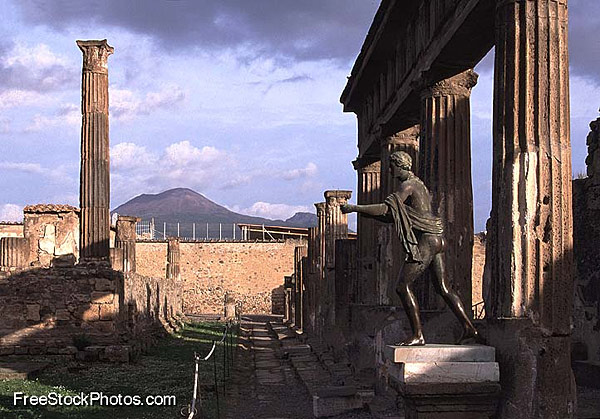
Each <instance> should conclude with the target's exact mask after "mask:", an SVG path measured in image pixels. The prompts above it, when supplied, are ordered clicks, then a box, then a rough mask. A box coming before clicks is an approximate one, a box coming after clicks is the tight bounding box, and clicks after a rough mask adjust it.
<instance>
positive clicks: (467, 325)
mask: <svg viewBox="0 0 600 419" xmlns="http://www.w3.org/2000/svg"><path fill="white" fill-rule="evenodd" d="M443 256H444V255H443V253H438V254H436V255H435V256H434V257H433V261H432V262H431V265H432V268H433V273H434V274H433V276H432V280H433V284H434V287H435V290H436V292H437V293H438V294H439V295H440V296H441V297H442V298H443V299H444V301H445V302H446V304H448V306H449V307H450V309H451V310H452V312H453V313H454V315H455V316H456V317H457V319H458V321H460V323H461V325H462V326H463V335H462V336H461V337H460V339H459V341H458V343H462V342H464V341H466V340H469V339H475V340H479V335H478V334H477V330H476V329H475V326H473V323H471V319H469V316H468V315H467V312H466V310H465V306H464V305H463V303H462V301H460V298H459V297H458V295H456V293H455V292H454V291H452V290H451V289H450V287H449V286H448V281H447V279H448V278H447V274H446V266H445V263H444V257H443Z"/></svg>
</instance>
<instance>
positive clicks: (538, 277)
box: [485, 0, 575, 419]
mask: <svg viewBox="0 0 600 419" xmlns="http://www.w3.org/2000/svg"><path fill="white" fill-rule="evenodd" d="M567 34H568V16H567V0H528V1H522V0H503V1H498V2H497V6H496V61H495V80H494V129H493V134H494V144H493V166H492V212H491V223H490V224H491V226H490V231H489V238H488V246H489V252H488V258H487V259H488V261H487V262H488V263H489V269H490V272H491V290H490V291H491V292H490V294H491V298H490V299H488V300H486V303H485V304H486V313H487V315H488V319H489V317H491V319H489V321H488V334H489V338H490V342H491V343H492V344H493V345H494V346H496V348H497V355H498V361H499V362H500V380H501V384H502V388H503V392H504V394H503V397H502V400H503V403H502V406H501V417H502V418H522V417H528V418H540V419H541V418H545V419H551V418H569V417H573V410H574V409H573V407H574V405H573V404H574V391H575V390H574V387H573V384H574V382H573V378H572V377H573V375H572V371H571V367H570V334H571V330H570V326H571V325H570V319H571V312H572V304H573V274H572V269H573V254H572V249H573V238H572V232H573V230H572V228H573V227H572V226H573V219H572V201H571V200H572V191H571V187H572V186H571V178H572V172H571V143H570V137H569V61H568V57H569V53H568V41H567Z"/></svg>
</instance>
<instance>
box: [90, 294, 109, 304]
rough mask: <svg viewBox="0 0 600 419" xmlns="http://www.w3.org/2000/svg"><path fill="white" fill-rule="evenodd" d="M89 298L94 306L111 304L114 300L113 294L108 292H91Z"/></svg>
mask: <svg viewBox="0 0 600 419" xmlns="http://www.w3.org/2000/svg"><path fill="white" fill-rule="evenodd" d="M91 296H92V302H94V303H96V304H112V303H113V301H114V299H115V294H114V293H112V292H108V291H93V292H92V295H91Z"/></svg>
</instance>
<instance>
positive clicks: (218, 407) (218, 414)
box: [213, 356, 221, 418]
mask: <svg viewBox="0 0 600 419" xmlns="http://www.w3.org/2000/svg"><path fill="white" fill-rule="evenodd" d="M213 372H214V377H215V394H216V395H217V417H218V418H219V417H221V408H220V406H219V380H217V357H216V356H213Z"/></svg>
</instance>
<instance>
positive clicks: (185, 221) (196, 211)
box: [112, 188, 317, 238]
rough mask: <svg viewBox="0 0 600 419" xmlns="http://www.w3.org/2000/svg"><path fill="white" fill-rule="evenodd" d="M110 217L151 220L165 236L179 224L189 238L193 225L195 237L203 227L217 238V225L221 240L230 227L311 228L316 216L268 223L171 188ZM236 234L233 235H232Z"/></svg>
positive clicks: (140, 199)
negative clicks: (242, 225)
mask: <svg viewBox="0 0 600 419" xmlns="http://www.w3.org/2000/svg"><path fill="white" fill-rule="evenodd" d="M112 213H117V214H121V215H131V216H136V217H140V218H141V219H142V220H144V221H149V220H151V219H154V222H155V226H156V230H157V231H162V230H163V226H164V223H166V224H167V226H166V227H167V235H169V234H171V235H173V234H174V233H175V231H176V229H177V223H179V224H180V226H179V228H180V235H181V236H183V237H192V234H193V232H192V229H193V227H192V223H196V237H206V223H208V224H209V236H210V237H215V235H216V236H217V237H218V234H219V231H218V230H219V224H221V229H222V237H224V238H225V237H231V236H232V234H233V232H232V229H233V227H232V224H234V223H235V224H239V223H247V224H265V225H280V226H289V227H315V226H316V225H317V216H316V215H315V214H311V213H307V212H299V213H296V214H295V215H294V216H292V217H290V218H288V219H287V220H285V221H283V220H271V219H268V218H262V217H252V216H249V215H244V214H238V213H236V212H233V211H230V210H228V209H227V208H225V207H223V206H221V205H219V204H217V203H215V202H213V201H211V200H210V199H208V198H206V197H205V196H203V195H202V194H199V193H198V192H195V191H193V190H191V189H188V188H175V189H169V190H168V191H164V192H161V193H159V194H143V195H139V196H136V197H135V198H133V199H131V200H129V201H127V202H125V203H124V204H122V205H119V206H118V207H117V208H115V209H114V210H113V211H112ZM236 234H237V233H236Z"/></svg>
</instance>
